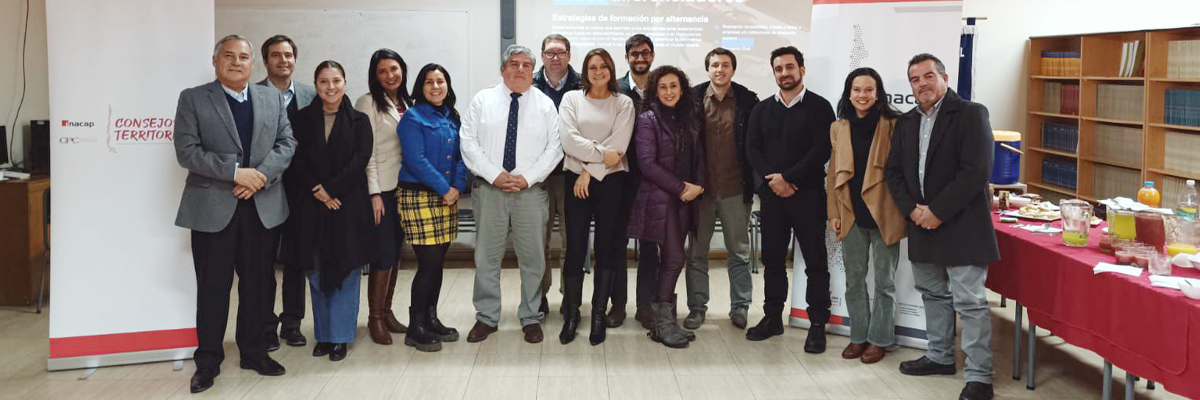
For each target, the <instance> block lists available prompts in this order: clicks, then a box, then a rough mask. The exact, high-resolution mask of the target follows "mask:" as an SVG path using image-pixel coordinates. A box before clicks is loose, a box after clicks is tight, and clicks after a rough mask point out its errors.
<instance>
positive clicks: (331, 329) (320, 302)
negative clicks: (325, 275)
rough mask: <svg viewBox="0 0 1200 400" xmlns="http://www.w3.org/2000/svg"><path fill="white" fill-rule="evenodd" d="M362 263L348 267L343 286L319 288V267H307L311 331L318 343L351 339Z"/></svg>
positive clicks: (356, 322) (356, 315) (340, 341)
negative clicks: (311, 315)
mask: <svg viewBox="0 0 1200 400" xmlns="http://www.w3.org/2000/svg"><path fill="white" fill-rule="evenodd" d="M361 284H362V267H358V268H354V269H351V270H350V271H349V272H348V273H346V279H345V280H343V281H342V288H341V289H336V290H330V291H324V290H321V269H320V268H319V267H313V268H310V269H309V270H308V285H309V286H308V288H309V291H310V292H312V309H313V332H314V333H315V334H316V336H317V342H320V343H350V342H353V341H354V330H355V328H357V327H358V299H359V297H358V296H359V286H360V285H361Z"/></svg>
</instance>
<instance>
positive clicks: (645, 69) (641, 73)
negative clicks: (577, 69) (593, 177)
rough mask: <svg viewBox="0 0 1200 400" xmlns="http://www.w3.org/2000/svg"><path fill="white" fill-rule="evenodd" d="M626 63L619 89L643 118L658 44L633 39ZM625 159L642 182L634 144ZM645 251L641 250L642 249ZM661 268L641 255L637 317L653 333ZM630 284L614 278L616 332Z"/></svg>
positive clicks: (652, 257) (611, 319)
mask: <svg viewBox="0 0 1200 400" xmlns="http://www.w3.org/2000/svg"><path fill="white" fill-rule="evenodd" d="M625 61H626V62H628V63H629V73H628V74H626V75H625V77H624V78H621V79H618V80H617V86H618V87H619V89H620V91H621V94H623V95H626V96H629V98H630V99H633V104H634V107H636V108H637V111H638V113H639V114H640V113H641V112H642V95H643V94H644V93H646V80H647V79H648V78H649V77H650V66H651V65H652V64H654V42H652V41H651V40H650V37H648V36H646V35H643V34H640V33H639V34H636V35H633V36H630V37H629V39H628V40H626V41H625ZM625 159H626V160H627V161H628V162H629V175H630V176H629V182H641V179H640V176H641V172H640V171H641V170H640V169H638V165H637V148H636V146H634V142H633V141H631V142H629V149H628V150H626V151H625ZM634 185H636V183H634ZM626 193H627V194H628V195H627V196H626V199H624V200H625V201H624V204H623V205H624V206H625V208H626V209H625V210H622V212H621V213H620V215H621V216H622V217H624V218H625V219H628V217H629V208H631V207H632V206H633V196H634V195H635V194H637V188H636V187H633V188H631V189H630V190H628V191H626ZM627 222H628V221H621V226H620V228H619V229H621V230H625V225H626V223H627ZM645 247H646V246H639V248H645ZM658 264H659V263H658V255H657V254H645V253H640V254H639V255H638V266H637V271H638V272H637V314H634V319H636V320H637V321H638V322H640V323H641V324H642V327H643V328H646V329H650V328H651V327H652V326H653V324H654V313H653V312H651V311H650V291H651V290H652V288H653V287H654V282H655V280H656V279H657V277H658ZM628 282H629V275H628V274H621V273H619V274H616V276H614V277H613V284H612V288H613V292H612V309H611V310H609V312H608V316H607V318H608V326H609V327H610V328H616V327H618V326H621V324H622V323H624V322H625V304H626V302H627V301H628V300H629V283H628Z"/></svg>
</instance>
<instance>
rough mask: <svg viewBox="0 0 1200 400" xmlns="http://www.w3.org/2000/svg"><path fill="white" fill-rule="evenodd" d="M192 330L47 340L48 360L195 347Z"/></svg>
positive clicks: (194, 332)
mask: <svg viewBox="0 0 1200 400" xmlns="http://www.w3.org/2000/svg"><path fill="white" fill-rule="evenodd" d="M197 343H198V342H197V339H196V328H187V329H173V330H166V331H149V332H130V333H114V334H109V335H95V336H73V337H64V338H50V358H68V357H80V356H94V355H99V354H115V353H132V352H135V351H148V350H162V349H178V348H186V347H196V345H197Z"/></svg>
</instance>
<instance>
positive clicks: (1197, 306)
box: [987, 216, 1200, 398]
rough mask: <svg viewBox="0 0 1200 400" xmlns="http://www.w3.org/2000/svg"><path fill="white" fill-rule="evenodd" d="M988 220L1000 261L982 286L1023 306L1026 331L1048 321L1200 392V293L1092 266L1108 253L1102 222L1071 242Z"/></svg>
mask: <svg viewBox="0 0 1200 400" xmlns="http://www.w3.org/2000/svg"><path fill="white" fill-rule="evenodd" d="M993 225H994V226H995V229H996V239H997V243H998V244H999V247H1000V258H1001V261H1000V262H998V263H995V264H992V266H991V268H990V269H989V270H988V281H987V287H988V288H989V289H991V290H992V291H995V292H996V293H998V294H1000V295H1002V296H1004V297H1007V298H1010V299H1013V300H1015V301H1017V302H1018V303H1019V304H1020V305H1022V306H1024V307H1025V308H1026V310H1028V313H1029V323H1030V331H1031V334H1032V332H1033V331H1034V329H1036V328H1035V327H1038V326H1040V327H1043V328H1046V329H1049V330H1050V331H1051V332H1053V333H1054V335H1055V336H1058V337H1060V338H1062V339H1063V340H1064V341H1066V342H1067V343H1070V344H1072V345H1074V346H1077V347H1081V348H1085V349H1088V350H1091V351H1094V352H1096V354H1098V355H1100V356H1101V357H1103V358H1104V359H1105V360H1106V361H1108V362H1111V363H1112V364H1115V365H1117V366H1119V367H1121V368H1123V369H1125V370H1126V371H1129V372H1130V373H1132V374H1134V375H1136V376H1140V377H1144V378H1147V379H1149V380H1151V381H1154V382H1159V383H1161V384H1162V385H1163V386H1165V387H1167V388H1168V389H1170V391H1171V392H1172V393H1176V394H1179V395H1182V396H1187V397H1190V398H1200V300H1192V299H1188V298H1187V297H1185V296H1184V295H1183V293H1182V292H1180V291H1178V290H1172V289H1164V288H1155V287H1152V286H1151V285H1150V278H1149V272H1144V273H1143V274H1142V275H1141V276H1138V277H1132V276H1127V275H1120V274H1112V273H1103V274H1099V275H1097V274H1093V273H1092V267H1094V266H1095V265H1096V263H1098V262H1101V261H1105V262H1112V261H1113V257H1112V256H1111V255H1108V254H1104V253H1101V252H1100V251H1099V250H1098V249H1097V243H1099V240H1100V235H1102V233H1101V231H1100V227H1095V228H1092V231H1091V233H1090V237H1089V241H1090V243H1089V244H1090V246H1089V247H1085V248H1071V247H1066V246H1063V245H1062V237H1061V236H1060V235H1053V236H1046V235H1033V234H1031V233H1030V232H1029V231H1026V230H1022V229H1019V228H1014V227H1012V226H1011V224H1004V223H1000V222H999V218H998V217H997V216H993ZM1054 225H1055V226H1056V227H1061V223H1057V222H1056V223H1055V224H1054ZM1172 275H1174V276H1184V277H1188V278H1200V272H1197V271H1196V270H1194V269H1190V268H1179V267H1175V268H1174V270H1173V271H1172ZM1019 312H1020V311H1018V314H1019ZM1017 323H1018V324H1020V320H1019V319H1018V320H1017ZM1191 328H1196V329H1197V330H1191ZM1016 330H1017V332H1018V333H1019V332H1020V330H1021V328H1020V326H1019V325H1018V327H1017V329H1016ZM1018 341H1019V339H1018ZM1033 343H1034V341H1033V340H1030V344H1033ZM1030 348H1031V349H1032V346H1030ZM1016 353H1017V354H1020V351H1019V350H1018V351H1016ZM1030 354H1032V351H1031V352H1030ZM1027 361H1029V362H1030V365H1032V359H1030V360H1027ZM1017 365H1020V363H1019V362H1018V363H1015V364H1014V368H1016V366H1017ZM1106 370H1108V368H1106ZM1106 372H1108V371H1106ZM1015 377H1016V375H1015V374H1014V378H1015ZM1109 382H1110V381H1109V380H1106V381H1105V385H1108V384H1109ZM1031 383H1032V381H1030V385H1027V386H1028V387H1030V388H1031V389H1032V385H1031ZM1126 393H1132V392H1131V391H1129V388H1127V391H1126Z"/></svg>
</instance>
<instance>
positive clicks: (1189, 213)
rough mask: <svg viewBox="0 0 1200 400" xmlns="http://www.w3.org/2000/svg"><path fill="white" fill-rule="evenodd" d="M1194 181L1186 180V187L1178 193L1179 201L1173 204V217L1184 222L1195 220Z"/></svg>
mask: <svg viewBox="0 0 1200 400" xmlns="http://www.w3.org/2000/svg"><path fill="white" fill-rule="evenodd" d="M1197 196H1198V194H1197V192H1196V181H1194V180H1191V179H1188V180H1187V186H1185V187H1184V188H1183V190H1182V191H1180V192H1179V201H1178V202H1176V203H1175V215H1178V216H1179V218H1183V219H1186V220H1194V219H1196V208H1197V202H1198V201H1200V199H1197Z"/></svg>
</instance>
